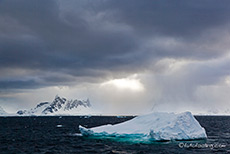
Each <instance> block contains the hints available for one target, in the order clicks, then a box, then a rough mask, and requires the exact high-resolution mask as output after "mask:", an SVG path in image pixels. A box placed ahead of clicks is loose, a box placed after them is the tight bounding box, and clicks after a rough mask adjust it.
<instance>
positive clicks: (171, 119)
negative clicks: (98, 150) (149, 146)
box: [79, 112, 207, 142]
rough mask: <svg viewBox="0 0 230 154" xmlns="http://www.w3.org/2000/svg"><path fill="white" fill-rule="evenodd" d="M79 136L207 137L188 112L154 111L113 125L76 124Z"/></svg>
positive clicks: (139, 139) (137, 139) (155, 138)
mask: <svg viewBox="0 0 230 154" xmlns="http://www.w3.org/2000/svg"><path fill="white" fill-rule="evenodd" d="M79 130H80V132H81V134H82V135H83V136H91V137H101V138H112V139H115V140H116V139H118V140H119V139H122V140H124V139H125V140H126V141H134V142H135V141H137V142H139V141H141V142H142V141H173V140H196V139H205V138H207V135H206V132H205V129H204V128H203V127H201V125H200V124H199V122H198V121H197V120H196V119H195V118H194V117H193V115H192V114H191V113H190V112H184V113H180V114H175V113H164V112H157V113H151V114H147V115H141V116H137V117H135V118H133V119H131V120H128V121H126V122H123V123H120V124H115V125H110V124H109V125H103V126H99V127H94V128H85V127H83V126H79Z"/></svg>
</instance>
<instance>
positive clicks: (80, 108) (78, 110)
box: [17, 96, 95, 116]
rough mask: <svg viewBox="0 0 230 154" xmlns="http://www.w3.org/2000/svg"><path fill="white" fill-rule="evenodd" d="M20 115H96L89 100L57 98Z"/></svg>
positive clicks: (23, 111) (21, 112)
mask: <svg viewBox="0 0 230 154" xmlns="http://www.w3.org/2000/svg"><path fill="white" fill-rule="evenodd" d="M17 114H18V115H22V116H31V115H36V116H38V115H41V116H42V115H89V114H95V111H94V110H93V109H92V108H91V104H90V101H89V99H87V100H86V101H85V100H77V99H76V100H67V99H66V98H61V97H59V96H56V97H55V99H54V100H53V102H51V103H49V102H42V103H40V104H38V105H37V106H36V107H35V108H32V109H30V110H20V111H18V112H17Z"/></svg>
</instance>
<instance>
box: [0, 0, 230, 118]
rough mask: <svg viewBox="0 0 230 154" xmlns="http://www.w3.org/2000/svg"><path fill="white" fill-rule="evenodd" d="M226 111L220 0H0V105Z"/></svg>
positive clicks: (227, 52)
mask: <svg viewBox="0 0 230 154" xmlns="http://www.w3.org/2000/svg"><path fill="white" fill-rule="evenodd" d="M56 94H58V95H60V96H62V97H66V98H67V99H87V98H89V99H90V101H91V104H92V106H94V107H95V108H97V109H98V110H102V111H105V112H106V113H132V114H140V113H145V112H150V111H151V110H152V111H171V112H181V111H191V112H193V113H196V114H197V113H215V112H219V113H227V112H229V113H230V101H229V100H230V1H227V0H226V1H225V0H222V1H219V0H208V1H206V0H202V1H200V0H193V1H184V0H176V1H171V0H168V1H165V0H159V1H152V0H144V1H140V0H116V1H114V0H78V1H71V0H68V1H64V0H63V1H58V0H56V1H51V0H40V1H36V0H18V1H12V0H1V1H0V106H2V107H3V108H4V109H5V110H6V111H8V112H15V111H16V110H18V109H25V108H31V107H34V106H35V105H36V104H37V103H39V102H41V101H52V100H53V99H54V97H55V95H56Z"/></svg>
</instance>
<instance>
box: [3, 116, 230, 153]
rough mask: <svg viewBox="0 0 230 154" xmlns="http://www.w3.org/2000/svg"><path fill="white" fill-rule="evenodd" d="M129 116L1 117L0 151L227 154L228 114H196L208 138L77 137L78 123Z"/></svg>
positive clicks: (89, 124) (92, 123)
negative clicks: (134, 139)
mask: <svg viewBox="0 0 230 154" xmlns="http://www.w3.org/2000/svg"><path fill="white" fill-rule="evenodd" d="M131 118H133V117H126V118H117V117H102V116H101V117H97V116H95V117H88V118H85V117H79V116H63V117H1V118H0V153H16V154H18V153H47V154H48V153H62V154H63V153H77V154H78V153H100V154H101V153H108V154H130V153H131V154H135V153H140V154H141V153H162V154H167V153H170V154H171V153H228V152H229V153H230V146H229V145H230V116H196V119H197V120H198V121H199V122H200V124H201V125H202V126H203V127H204V128H205V129H206V132H207V135H208V139H207V140H201V141H177V142H155V143H151V144H143V143H142V144H140V143H139V144H133V143H129V142H116V141H111V140H104V139H89V138H86V137H82V136H78V135H77V134H76V133H79V130H78V126H79V125H82V126H85V127H89V128H90V127H94V126H99V125H103V124H108V123H111V124H115V123H119V122H123V121H125V120H128V119H131Z"/></svg>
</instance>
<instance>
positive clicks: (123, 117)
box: [117, 116, 126, 118]
mask: <svg viewBox="0 0 230 154" xmlns="http://www.w3.org/2000/svg"><path fill="white" fill-rule="evenodd" d="M117 118H126V116H117Z"/></svg>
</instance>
